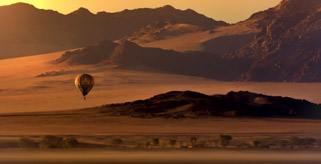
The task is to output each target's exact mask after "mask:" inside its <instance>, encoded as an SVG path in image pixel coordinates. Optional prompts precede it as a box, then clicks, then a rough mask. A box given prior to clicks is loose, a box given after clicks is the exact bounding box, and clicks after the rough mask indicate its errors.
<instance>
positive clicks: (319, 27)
mask: <svg viewBox="0 0 321 164" xmlns="http://www.w3.org/2000/svg"><path fill="white" fill-rule="evenodd" d="M7 15H10V17H8V16H7ZM0 21H1V22H4V26H1V27H0V35H1V36H2V37H1V38H0V43H1V44H0V59H1V58H12V57H18V56H25V55H34V54H39V53H47V52H55V51H61V50H67V49H74V48H79V49H77V50H74V51H68V52H66V53H65V54H64V55H62V56H61V57H60V58H59V59H57V60H56V61H55V63H67V64H69V65H106V64H108V65H118V66H120V67H122V68H127V69H137V68H139V69H144V70H148V71H155V70H156V71H164V72H168V73H178V74H186V75H193V76H201V77H206V78H213V79H218V80H228V81H233V80H242V81H289V82H320V81H321V71H320V69H319V68H321V61H320V55H321V46H320V45H321V39H320V38H321V0H305V1H302V0H283V1H282V2H281V3H280V4H279V5H277V6H276V7H274V8H270V9H268V10H265V11H261V12H258V13H255V14H253V15H252V16H251V17H250V18H249V19H247V20H245V21H242V22H239V23H236V24H232V25H230V24H227V23H225V22H222V21H215V20H213V19H211V18H208V17H206V16H204V15H201V14H199V13H196V12H195V11H193V10H190V9H188V10H184V11H182V10H178V9H175V8H173V7H172V6H164V7H160V8H156V9H146V8H145V9H135V10H124V11H122V12H117V13H107V12H99V13H97V14H93V13H91V12H90V11H88V10H87V9H85V8H80V9H79V10H76V11H74V12H72V13H70V14H67V15H63V14H60V13H58V12H55V11H51V10H39V9H36V8H35V7H33V6H31V5H27V4H23V3H18V4H14V5H10V6H3V7H0ZM109 40H110V41H109ZM80 47H85V48H80Z"/></svg>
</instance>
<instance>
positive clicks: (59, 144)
mask: <svg viewBox="0 0 321 164" xmlns="http://www.w3.org/2000/svg"><path fill="white" fill-rule="evenodd" d="M40 145H41V147H42V148H49V149H55V148H64V147H65V144H64V140H63V138H62V137H58V136H52V135H46V136H44V137H43V139H42V141H41V144H40Z"/></svg>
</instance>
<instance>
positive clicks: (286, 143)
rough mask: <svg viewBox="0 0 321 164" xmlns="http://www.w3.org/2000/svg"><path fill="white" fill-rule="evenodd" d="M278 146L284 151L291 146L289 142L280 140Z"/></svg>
mask: <svg viewBox="0 0 321 164" xmlns="http://www.w3.org/2000/svg"><path fill="white" fill-rule="evenodd" d="M277 145H278V147H279V148H282V149H284V148H288V147H289V145H290V141H288V140H280V141H278V143H277Z"/></svg>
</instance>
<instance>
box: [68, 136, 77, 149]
mask: <svg viewBox="0 0 321 164" xmlns="http://www.w3.org/2000/svg"><path fill="white" fill-rule="evenodd" d="M65 146H66V148H77V147H78V146H79V142H78V140H77V139H76V138H67V139H66V140H65Z"/></svg>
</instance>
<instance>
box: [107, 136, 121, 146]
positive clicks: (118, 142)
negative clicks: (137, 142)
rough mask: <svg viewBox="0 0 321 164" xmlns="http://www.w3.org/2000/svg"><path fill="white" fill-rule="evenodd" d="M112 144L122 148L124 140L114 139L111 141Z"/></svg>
mask: <svg viewBox="0 0 321 164" xmlns="http://www.w3.org/2000/svg"><path fill="white" fill-rule="evenodd" d="M110 143H111V144H112V145H113V146H120V145H121V144H122V143H123V140H122V139H120V138H113V139H111V140H110Z"/></svg>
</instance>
